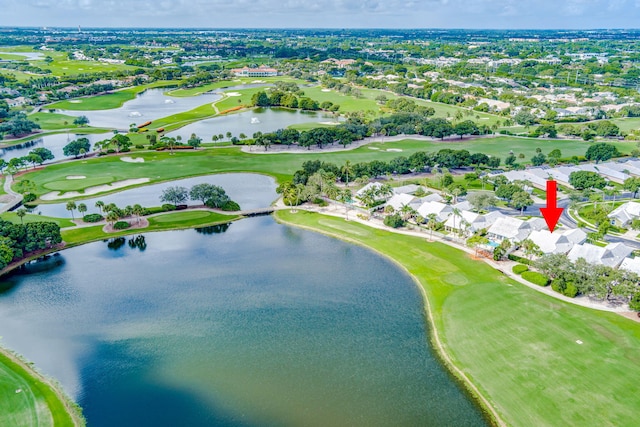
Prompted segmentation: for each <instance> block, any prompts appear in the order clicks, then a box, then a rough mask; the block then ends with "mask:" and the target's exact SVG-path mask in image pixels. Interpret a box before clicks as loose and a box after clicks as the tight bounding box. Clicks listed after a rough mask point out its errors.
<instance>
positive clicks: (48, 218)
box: [0, 209, 78, 228]
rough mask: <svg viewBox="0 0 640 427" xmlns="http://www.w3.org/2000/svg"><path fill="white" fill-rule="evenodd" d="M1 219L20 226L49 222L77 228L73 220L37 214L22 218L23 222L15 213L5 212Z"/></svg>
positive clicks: (62, 226)
mask: <svg viewBox="0 0 640 427" xmlns="http://www.w3.org/2000/svg"><path fill="white" fill-rule="evenodd" d="M36 210H37V209H36ZM77 216H78V215H77V214H76V217H77ZM0 218H2V219H4V220H5V221H11V222H12V223H14V224H20V223H24V224H28V223H30V222H41V221H49V222H55V223H56V224H58V225H59V226H60V228H64V227H75V226H76V225H75V224H74V223H73V222H72V221H71V219H67V218H54V217H51V216H44V215H36V214H26V215H25V216H24V217H23V218H22V221H21V219H20V217H19V216H18V215H16V213H15V212H5V213H3V214H1V215H0Z"/></svg>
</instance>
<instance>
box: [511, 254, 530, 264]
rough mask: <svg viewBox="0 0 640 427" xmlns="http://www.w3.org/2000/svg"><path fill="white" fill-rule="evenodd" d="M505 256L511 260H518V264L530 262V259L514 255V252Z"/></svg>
mask: <svg viewBox="0 0 640 427" xmlns="http://www.w3.org/2000/svg"><path fill="white" fill-rule="evenodd" d="M507 258H508V259H510V260H511V261H515V262H519V263H520V264H526V265H531V264H532V261H531V260H530V259H527V258H523V257H521V256H518V255H514V254H509V255H507Z"/></svg>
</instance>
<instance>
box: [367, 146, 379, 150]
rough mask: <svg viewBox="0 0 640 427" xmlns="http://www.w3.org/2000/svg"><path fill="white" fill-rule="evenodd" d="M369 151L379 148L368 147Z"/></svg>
mask: <svg viewBox="0 0 640 427" xmlns="http://www.w3.org/2000/svg"><path fill="white" fill-rule="evenodd" d="M367 148H368V149H369V150H379V148H378V147H367Z"/></svg>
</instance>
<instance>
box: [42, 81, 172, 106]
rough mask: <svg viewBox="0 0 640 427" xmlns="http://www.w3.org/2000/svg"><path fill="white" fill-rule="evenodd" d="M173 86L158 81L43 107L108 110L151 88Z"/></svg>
mask: <svg viewBox="0 0 640 427" xmlns="http://www.w3.org/2000/svg"><path fill="white" fill-rule="evenodd" d="M171 85H175V82H168V81H158V82H153V83H149V84H146V85H140V86H133V87H129V88H126V89H122V90H118V91H115V92H112V93H108V94H106V95H96V96H90V97H87V98H78V99H75V101H79V102H71V101H60V102H55V103H53V104H50V105H47V106H45V108H46V109H49V108H56V109H62V110H77V111H90V110H109V109H113V108H119V107H122V104H124V103H125V102H127V101H130V100H132V99H134V98H135V97H136V96H137V95H138V94H139V93H141V92H143V91H145V90H147V89H152V88H157V87H165V86H171Z"/></svg>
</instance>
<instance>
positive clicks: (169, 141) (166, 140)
mask: <svg viewBox="0 0 640 427" xmlns="http://www.w3.org/2000/svg"><path fill="white" fill-rule="evenodd" d="M160 142H162V143H163V144H165V145H166V146H167V147H169V155H170V156H172V155H173V147H175V146H176V144H177V141H176V139H175V138H174V137H172V136H166V135H165V136H163V137H162V138H160Z"/></svg>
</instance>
